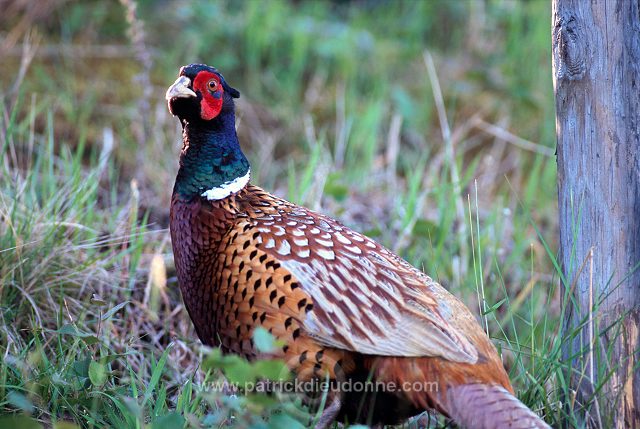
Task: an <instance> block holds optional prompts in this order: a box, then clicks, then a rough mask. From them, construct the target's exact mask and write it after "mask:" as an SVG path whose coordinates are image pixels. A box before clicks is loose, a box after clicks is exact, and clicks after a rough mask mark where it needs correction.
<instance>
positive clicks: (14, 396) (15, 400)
mask: <svg viewBox="0 0 640 429" xmlns="http://www.w3.org/2000/svg"><path fill="white" fill-rule="evenodd" d="M7 399H8V401H9V403H10V404H11V405H13V406H14V407H16V408H20V409H21V410H23V411H24V412H27V413H29V414H31V413H32V412H33V403H31V400H30V399H29V398H27V397H26V396H25V395H23V394H22V393H19V392H16V391H15V390H11V391H9V394H8V395H7Z"/></svg>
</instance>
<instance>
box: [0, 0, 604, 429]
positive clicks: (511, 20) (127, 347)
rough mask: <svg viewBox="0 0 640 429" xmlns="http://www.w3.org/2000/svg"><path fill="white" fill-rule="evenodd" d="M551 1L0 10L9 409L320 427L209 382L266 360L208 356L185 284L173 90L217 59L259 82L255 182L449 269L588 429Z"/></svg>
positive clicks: (3, 346)
mask: <svg viewBox="0 0 640 429" xmlns="http://www.w3.org/2000/svg"><path fill="white" fill-rule="evenodd" d="M547 3H548V2H543V1H531V2H526V3H524V2H523V3H516V2H490V3H481V2H469V3H465V2H437V1H432V2H428V1H424V2H389V3H387V2H376V1H371V2H356V3H354V4H342V3H341V2H326V3H324V2H295V3H289V2H286V1H272V2H258V1H247V2H231V1H220V2H215V3H211V2H194V3H191V4H189V5H186V4H182V3H180V4H172V7H166V5H164V3H160V4H158V3H155V2H141V3H140V4H136V3H135V2H132V1H122V5H118V4H111V3H104V2H77V3H69V4H65V5H64V7H61V6H60V5H59V4H58V3H57V2H55V1H51V2H42V8H43V9H42V10H45V11H47V12H48V13H46V14H40V13H38V12H37V11H35V9H34V10H32V9H30V8H29V7H28V6H21V5H20V2H15V8H13V9H12V8H8V9H7V11H8V12H7V13H6V14H5V15H4V16H3V17H2V18H0V22H2V23H3V24H4V25H3V27H2V28H9V29H10V31H9V32H8V33H7V34H6V36H7V37H5V39H4V42H3V44H2V45H1V46H0V54H2V56H3V58H4V59H3V62H2V64H0V74H1V75H2V76H5V77H10V78H11V79H5V80H3V82H2V86H0V91H1V92H2V95H3V101H4V102H3V104H2V106H3V107H2V112H1V113H2V114H1V116H0V138H1V140H0V146H1V148H2V151H1V152H0V170H1V172H2V173H1V175H0V217H1V218H2V222H0V307H1V310H2V311H1V312H0V325H1V326H2V329H0V356H2V360H1V361H0V414H3V415H6V416H13V417H8V418H12V419H13V418H19V419H23V420H22V421H21V424H24V425H27V424H28V423H27V420H24V419H26V418H27V417H28V416H30V417H32V418H34V419H35V421H37V422H39V423H37V424H42V425H44V426H47V427H50V426H53V427H56V428H70V427H106V426H111V427H132V428H133V427H135V428H142V427H153V428H164V427H180V426H181V425H182V426H185V425H186V426H188V427H219V426H220V425H222V424H223V423H225V422H226V423H228V424H233V425H235V426H237V427H256V428H257V427H273V428H276V427H285V426H286V427H295V426H296V425H298V427H302V425H306V424H308V421H309V419H310V416H309V415H308V412H307V411H305V410H304V409H301V408H300V407H299V406H298V405H297V404H288V403H285V404H282V403H277V402H273V401H270V400H269V399H268V398H265V397H262V396H259V395H257V396H242V395H239V396H233V395H231V396H229V395H227V394H225V393H224V392H217V391H215V390H213V389H211V384H210V383H211V382H215V381H216V380H219V379H220V371H223V372H225V373H226V374H227V376H229V374H230V373H231V374H234V373H235V374H237V373H238V368H243V370H242V371H240V373H241V374H244V376H246V374H247V373H251V374H253V372H251V371H254V370H253V369H250V368H249V367H247V366H246V365H245V364H242V363H238V361H236V360H230V361H229V360H225V359H222V358H219V357H216V355H215V354H214V355H210V354H209V353H208V352H206V351H204V350H202V348H201V347H200V346H199V343H198V341H197V340H196V335H195V333H194V331H193V329H192V327H191V324H190V321H189V320H188V316H187V314H186V311H185V310H184V308H183V306H182V304H181V300H180V296H179V293H178V291H177V284H176V280H175V272H174V268H173V260H172V255H171V251H170V241H169V237H168V233H167V229H166V228H167V223H168V215H167V212H168V206H169V198H170V193H171V186H172V182H173V179H174V177H175V172H176V168H177V156H178V150H179V141H180V137H179V132H178V130H177V123H176V121H175V120H174V118H172V117H170V115H169V114H168V112H167V110H166V106H165V102H164V98H163V95H164V91H165V89H166V86H167V85H168V84H169V83H170V82H172V81H173V78H174V77H175V75H176V73H177V69H178V66H179V65H182V64H186V63H189V62H194V61H206V62H208V63H210V64H214V65H215V66H216V67H218V68H219V69H220V70H222V71H223V72H224V74H225V76H226V78H227V80H228V81H229V82H230V83H231V84H232V85H234V86H235V87H237V88H239V89H240V91H241V92H242V98H241V99H240V101H239V106H238V111H239V114H238V116H239V122H240V125H239V134H240V139H241V142H242V144H243V146H244V149H245V152H246V153H247V155H248V156H249V159H250V161H251V163H252V173H253V177H254V178H253V181H254V182H255V183H258V184H260V185H262V186H263V187H265V188H266V189H269V190H272V191H274V192H275V193H277V194H279V195H282V196H285V197H288V198H290V199H292V200H293V201H295V202H298V203H301V204H305V205H308V206H310V207H312V208H315V209H319V210H321V211H323V212H325V213H328V214H332V215H334V216H335V217H337V218H339V219H340V220H341V221H343V222H344V223H346V224H347V225H349V226H351V227H353V228H355V229H357V230H360V231H363V232H365V233H367V234H368V235H370V236H372V237H374V238H375V239H376V240H378V241H380V242H381V243H383V244H384V245H386V246H388V247H390V248H392V249H393V250H394V251H396V252H398V253H399V254H401V255H402V256H403V257H404V258H406V259H407V260H408V261H409V262H410V263H412V264H414V265H415V266H418V267H420V268H422V269H424V270H425V272H427V273H430V275H432V276H433V277H435V278H436V279H438V280H439V281H440V282H442V283H443V284H444V285H445V286H446V287H448V288H449V289H450V290H451V291H452V292H453V293H454V294H456V295H458V296H460V297H461V298H462V299H463V300H464V302H466V303H467V305H468V306H469V307H470V308H471V309H472V310H473V311H474V312H475V313H476V314H477V315H478V317H479V320H480V321H482V324H483V326H486V327H487V329H488V331H489V333H490V335H491V336H492V338H493V339H494V341H495V344H496V345H497V346H498V348H499V350H500V351H501V353H502V355H503V358H504V361H505V365H506V367H507V368H508V370H509V374H510V377H511V379H512V381H513V383H514V386H515V388H516V390H517V393H518V396H519V397H520V398H521V399H522V400H523V401H524V402H525V403H526V404H527V405H529V406H530V407H531V408H532V409H534V410H535V411H536V412H538V413H539V414H541V415H543V416H544V418H545V419H546V420H547V421H548V422H549V423H550V424H552V425H553V426H556V425H558V424H560V423H561V422H563V423H565V424H569V425H571V426H574V427H580V426H581V425H582V423H581V422H580V420H579V419H578V418H577V417H576V416H577V414H576V410H577V409H578V408H579V407H580V404H579V403H576V402H575V395H574V394H573V393H572V392H571V391H570V388H569V386H568V381H567V378H566V374H567V373H568V372H567V365H566V363H565V362H564V361H563V359H562V348H563V346H564V345H566V344H567V342H570V341H573V340H574V337H575V336H576V335H577V332H578V331H577V329H576V331H575V332H573V333H570V334H569V335H567V336H566V337H562V336H561V335H560V334H559V327H560V326H561V325H562V323H564V321H565V318H566V312H567V311H568V307H567V304H566V303H567V302H569V300H568V299H567V296H564V299H563V297H562V296H561V295H562V292H561V289H560V288H559V286H560V282H561V281H562V273H561V271H560V269H559V265H558V263H557V261H556V259H555V252H556V250H555V249H556V248H557V241H556V239H555V237H556V236H557V223H556V222H557V221H556V202H555V196H556V191H555V173H556V172H555V158H554V157H553V156H549V155H550V154H552V153H553V147H554V145H555V134H554V132H555V128H554V118H553V99H552V91H551V72H550V40H549V37H550V36H549V35H550V31H549V28H550V23H549V16H550V11H549V8H550V6H549V4H547ZM163 5H164V6H163ZM21 7H25V8H26V9H25V10H20V8H21ZM427 53H428V54H427ZM32 54H33V55H32ZM31 57H32V58H31ZM429 57H432V58H433V64H434V67H433V69H432V73H431V75H430V73H429V69H428V67H427V66H428V65H429V62H428V61H427V63H425V58H429ZM430 76H431V78H430ZM439 92H441V93H442V96H441V97H438V96H437V94H438V93H439ZM447 128H449V132H447V131H446V130H447ZM531 142H537V143H535V144H533V143H531ZM523 147H524V148H523ZM563 303H564V304H563ZM583 352H584V350H583ZM581 353H582V352H581ZM584 353H586V352H584ZM206 356H209V358H206ZM202 362H205V363H204V366H203V367H201V363H202ZM247 368H249V369H247ZM262 370H264V368H262ZM234 371H235V372H234ZM256 371H258V370H256ZM566 398H569V399H570V400H569V401H568V404H569V405H567V400H566ZM571 398H573V399H571ZM605 417H606V416H605ZM29 422H33V421H32V420H29ZM14 423H15V422H9V421H8V420H6V419H5V420H0V427H11V426H10V425H11V424H14ZM414 424H415V423H414ZM25 427H26V426H25Z"/></svg>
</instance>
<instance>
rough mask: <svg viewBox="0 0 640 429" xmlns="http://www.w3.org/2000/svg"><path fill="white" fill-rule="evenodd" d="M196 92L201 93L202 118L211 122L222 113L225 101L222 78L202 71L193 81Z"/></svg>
mask: <svg viewBox="0 0 640 429" xmlns="http://www.w3.org/2000/svg"><path fill="white" fill-rule="evenodd" d="M193 89H194V91H196V92H197V91H200V94H202V100H200V117H202V119H204V120H206V121H209V120H211V119H213V118H215V117H216V116H218V114H219V113H220V110H222V103H223V100H224V97H223V95H224V89H223V88H222V83H221V82H220V77H219V76H218V75H217V74H215V73H211V72H208V71H201V72H200V73H198V74H197V75H196V78H195V79H194V81H193Z"/></svg>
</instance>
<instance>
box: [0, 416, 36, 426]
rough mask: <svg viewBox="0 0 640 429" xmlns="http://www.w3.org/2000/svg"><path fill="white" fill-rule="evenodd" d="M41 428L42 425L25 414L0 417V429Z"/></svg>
mask: <svg viewBox="0 0 640 429" xmlns="http://www.w3.org/2000/svg"><path fill="white" fill-rule="evenodd" d="M16 428H20V429H42V425H41V424H40V423H38V422H37V421H36V420H34V419H32V418H31V417H27V416H11V417H3V418H0V429H16Z"/></svg>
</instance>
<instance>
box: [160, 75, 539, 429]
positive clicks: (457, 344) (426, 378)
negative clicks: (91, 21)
mask: <svg viewBox="0 0 640 429" xmlns="http://www.w3.org/2000/svg"><path fill="white" fill-rule="evenodd" d="M239 96H240V93H239V92H238V90H236V89H234V88H233V87H231V86H230V85H229V84H228V83H227V82H226V81H225V79H224V78H223V76H222V74H220V73H219V72H218V71H217V70H216V69H215V68H213V67H210V66H207V65H204V64H191V65H188V66H184V67H182V68H181V69H180V72H179V76H178V79H177V80H176V81H175V82H174V83H173V85H171V86H170V87H169V89H168V90H167V93H166V99H167V102H168V106H169V111H170V112H171V114H173V115H174V116H177V117H178V118H179V119H180V122H181V124H182V135H183V145H182V150H181V152H180V168H179V171H178V174H177V178H176V182H175V186H174V189H173V195H172V199H171V211H170V230H171V239H172V245H173V253H174V256H175V265H176V270H177V275H178V281H179V284H180V289H181V292H182V296H183V299H184V302H185V306H186V308H187V310H188V312H189V315H190V317H191V320H192V321H193V324H194V326H195V329H196V332H197V334H198V336H199V338H200V340H201V341H202V342H203V343H204V344H206V345H209V346H213V347H220V348H221V349H222V351H223V353H234V354H238V355H242V356H245V357H246V358H248V359H255V358H257V357H259V356H260V355H259V352H258V351H257V349H256V347H255V346H254V342H253V332H254V330H255V329H256V327H259V326H260V327H263V328H264V329H266V330H268V331H269V332H271V334H272V335H273V336H274V337H276V338H277V339H279V340H281V344H284V345H283V346H282V348H279V349H278V351H277V352H276V353H275V355H276V356H277V357H278V358H281V359H283V360H284V362H286V364H287V365H288V366H289V368H290V369H291V371H292V372H293V373H294V374H295V375H296V377H297V379H298V380H303V381H308V380H318V379H320V380H322V379H324V378H325V377H328V378H329V379H330V380H331V381H332V382H337V381H343V382H344V381H352V382H353V381H360V382H364V381H367V380H369V381H374V382H375V383H376V384H375V385H376V386H379V385H380V383H383V384H384V386H392V387H393V386H395V387H397V388H396V389H395V390H393V389H379V390H378V391H376V392H374V393H373V394H371V392H370V391H368V392H369V393H368V394H367V393H366V392H356V391H355V389H340V388H339V386H340V385H339V384H336V383H333V384H332V386H336V385H337V386H338V388H332V389H331V390H330V391H329V393H328V397H327V404H328V405H327V406H326V407H325V408H324V410H323V411H322V414H321V416H320V419H319V421H318V423H317V426H316V427H318V428H324V427H328V426H329V425H331V424H332V423H333V422H334V421H347V422H349V423H358V422H362V423H368V424H396V423H399V422H401V421H403V420H405V419H406V418H408V417H410V416H413V415H416V414H419V413H421V412H423V411H425V410H435V411H438V412H440V413H442V414H443V415H445V416H446V417H447V418H449V419H451V420H452V421H453V422H455V423H457V424H459V425H461V426H464V427H468V428H478V429H480V428H548V427H549V426H548V425H547V424H546V423H544V422H543V421H542V420H541V419H540V418H539V417H538V416H537V415H536V414H534V413H533V412H532V411H531V410H529V409H528V408H527V407H526V406H525V405H523V404H522V403H521V402H520V401H518V399H516V397H515V396H514V391H513V387H512V386H511V384H510V382H509V378H508V376H507V373H506V372H505V370H504V367H503V365H502V362H501V360H500V358H499V356H498V354H497V352H496V349H495V347H494V346H493V344H492V343H491V341H490V340H489V338H488V337H487V335H486V334H485V333H484V331H483V330H482V329H481V327H480V326H479V325H478V323H477V322H476V320H475V318H474V316H473V315H472V313H471V312H470V311H469V310H468V309H467V308H466V307H465V305H464V304H463V303H462V302H461V301H459V300H458V299H456V298H455V297H454V296H453V295H451V294H450V293H449V292H448V291H447V290H445V289H444V288H443V287H442V286H440V285H439V284H438V283H437V282H435V281H434V280H432V279H431V278H430V277H428V276H427V275H426V274H424V273H422V272H421V271H419V270H417V269H416V268H414V267H413V266H411V265H410V264H409V263H407V262H406V261H404V260H403V259H401V258H400V257H399V256H396V255H395V254H393V253H392V252H391V251H389V250H387V249H386V248H384V247H383V246H381V245H380V244H378V243H376V242H375V241H373V240H372V239H370V238H368V237H366V236H365V235H363V234H360V233H358V232H356V231H353V230H351V229H349V228H347V227H346V226H344V225H342V224H341V223H340V222H338V221H336V220H334V219H332V218H330V217H328V216H324V215H322V214H319V213H316V212H313V211H311V210H309V209H307V208H304V207H300V206H297V205H295V204H292V203H290V202H288V201H285V200H284V199H281V198H278V197H276V196H274V195H271V194H269V193H268V192H266V191H264V190H263V189H261V188H259V187H257V186H255V185H252V184H251V183H249V179H250V174H251V170H250V166H249V162H248V161H247V158H246V157H245V155H244V154H243V153H242V150H241V149H240V145H239V142H238V138H237V135H236V129H235V109H234V98H238V97H239ZM425 386H427V387H428V388H425Z"/></svg>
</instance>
